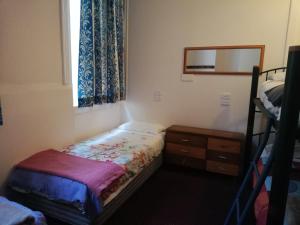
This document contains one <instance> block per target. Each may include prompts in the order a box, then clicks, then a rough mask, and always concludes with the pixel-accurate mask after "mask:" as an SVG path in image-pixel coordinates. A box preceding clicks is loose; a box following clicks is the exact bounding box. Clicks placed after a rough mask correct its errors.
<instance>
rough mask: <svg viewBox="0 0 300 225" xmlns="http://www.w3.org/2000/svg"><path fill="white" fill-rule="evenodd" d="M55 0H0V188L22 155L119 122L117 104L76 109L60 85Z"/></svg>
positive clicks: (110, 126)
mask: <svg viewBox="0 0 300 225" xmlns="http://www.w3.org/2000/svg"><path fill="white" fill-rule="evenodd" d="M59 7H60V3H59V0H26V1H22V0H0V68H1V69H0V97H1V100H2V109H3V117H4V118H3V120H4V126H3V127H1V126H0V188H1V186H2V182H3V181H4V180H5V178H6V176H7V173H8V171H9V170H10V169H11V168H12V166H13V165H14V164H15V163H16V162H18V161H19V160H21V159H24V157H27V156H29V155H30V154H32V153H34V152H37V151H40V150H42V149H46V148H57V147H61V146H64V145H67V144H70V143H73V142H74V141H76V140H80V139H82V138H85V137H88V136H90V135H94V134H96V133H99V132H102V131H105V130H107V129H111V128H112V127H115V126H117V125H119V123H120V120H121V104H115V105H107V106H103V107H98V108H97V109H94V110H80V112H79V113H78V112H77V110H75V109H74V108H73V106H72V89H71V87H70V86H63V85H62V70H63V69H62V55H61V33H60V8H59Z"/></svg>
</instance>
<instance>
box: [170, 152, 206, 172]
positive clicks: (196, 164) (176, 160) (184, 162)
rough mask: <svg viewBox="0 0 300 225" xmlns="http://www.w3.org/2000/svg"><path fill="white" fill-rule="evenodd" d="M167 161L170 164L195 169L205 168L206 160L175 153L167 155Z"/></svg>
mask: <svg viewBox="0 0 300 225" xmlns="http://www.w3.org/2000/svg"><path fill="white" fill-rule="evenodd" d="M165 162H166V163H169V164H174V165H178V166H185V167H189V168H193V169H201V170H204V169H205V160H201V159H194V158H189V157H182V156H178V155H173V154H167V155H165Z"/></svg>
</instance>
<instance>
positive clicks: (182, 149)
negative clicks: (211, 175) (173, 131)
mask: <svg viewBox="0 0 300 225" xmlns="http://www.w3.org/2000/svg"><path fill="white" fill-rule="evenodd" d="M205 151H206V149H204V148H201V147H192V146H189V145H179V144H174V143H167V144H166V152H167V153H170V154H175V155H181V156H188V157H192V158H197V159H205Z"/></svg>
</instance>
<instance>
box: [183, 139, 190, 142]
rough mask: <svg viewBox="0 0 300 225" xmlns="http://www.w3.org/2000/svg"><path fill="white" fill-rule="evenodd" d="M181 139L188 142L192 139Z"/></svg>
mask: <svg viewBox="0 0 300 225" xmlns="http://www.w3.org/2000/svg"><path fill="white" fill-rule="evenodd" d="M181 141H182V142H190V141H192V140H190V139H181Z"/></svg>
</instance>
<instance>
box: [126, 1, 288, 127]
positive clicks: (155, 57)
mask: <svg viewBox="0 0 300 225" xmlns="http://www.w3.org/2000/svg"><path fill="white" fill-rule="evenodd" d="M288 12H289V1H286V0H247V1H240V0H227V1H219V0H210V1H205V0H184V1H183V0H164V1H161V0H151V1H149V0H130V9H129V14H130V18H129V93H128V101H127V104H126V110H127V116H128V117H129V118H134V119H138V120H150V121H158V122H161V123H163V124H165V125H170V124H184V125H190V126H199V127H206V128H216V129H225V130H236V131H243V132H244V131H245V126H246V119H247V112H248V105H249V94H250V82H251V77H250V76H211V75H210V76H205V75H198V76H194V78H191V79H192V81H193V82H183V81H181V76H182V66H183V65H182V64H183V49H184V47H191V46H215V45H243V44H246V45H248V44H265V45H266V52H265V62H264V68H265V69H268V68H272V67H277V66H281V65H282V62H283V58H284V48H285V37H286V30H287V22H288ZM185 76H188V75H185ZM156 91H159V92H161V101H160V102H156V101H154V100H153V93H154V92H156ZM224 92H229V93H231V98H232V104H231V107H229V108H222V107H221V106H220V95H221V94H222V93H224Z"/></svg>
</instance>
